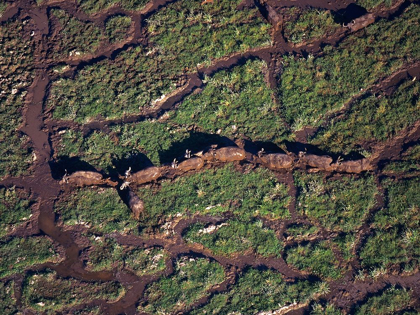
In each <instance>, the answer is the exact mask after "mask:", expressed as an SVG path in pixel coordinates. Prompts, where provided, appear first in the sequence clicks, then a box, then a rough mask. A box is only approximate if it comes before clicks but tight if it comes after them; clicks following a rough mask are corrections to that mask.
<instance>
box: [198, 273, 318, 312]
mask: <svg viewBox="0 0 420 315" xmlns="http://www.w3.org/2000/svg"><path fill="white" fill-rule="evenodd" d="M319 284H320V283H316V282H315V283H314V282H312V283H311V282H309V281H305V280H302V281H296V282H294V283H288V282H286V281H284V280H283V278H282V276H281V275H280V274H279V273H277V272H274V271H271V270H265V271H258V270H256V269H248V270H247V271H246V272H245V273H244V274H243V275H242V276H241V277H240V278H239V280H238V282H237V284H236V285H235V286H233V287H232V289H231V290H230V291H229V292H227V293H222V294H216V295H214V296H213V298H212V299H211V300H210V303H209V304H207V305H205V306H204V307H202V308H200V309H197V310H195V311H193V312H192V314H194V315H197V314H234V313H235V312H240V314H244V315H245V314H256V313H257V312H261V311H272V310H277V309H279V308H281V307H283V306H287V305H290V304H292V303H294V302H295V301H296V302H297V303H305V302H307V301H309V300H311V298H312V296H313V295H314V294H315V293H317V289H318V287H319Z"/></svg>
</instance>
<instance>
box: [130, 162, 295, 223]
mask: <svg viewBox="0 0 420 315" xmlns="http://www.w3.org/2000/svg"><path fill="white" fill-rule="evenodd" d="M137 192H138V195H139V197H140V199H142V200H143V201H144V204H145V209H146V210H145V217H144V223H143V224H147V225H154V224H157V222H158V221H159V219H160V218H161V217H162V216H175V215H177V213H180V214H181V215H184V216H188V217H189V216H190V215H191V214H195V213H197V214H198V213H199V214H209V215H217V214H222V213H225V212H227V211H230V212H232V213H234V214H235V215H237V216H238V217H239V218H241V219H242V220H243V221H246V220H250V219H252V218H253V217H256V216H265V217H267V218H273V219H280V218H288V217H289V213H288V210H287V205H288V203H289V199H290V197H289V196H288V195H287V192H286V189H285V187H284V186H283V185H282V184H279V183H278V182H277V181H276V179H275V177H274V176H273V174H272V173H271V172H270V171H268V170H265V169H258V170H256V171H250V172H249V173H246V174H243V173H241V172H239V171H236V170H235V169H234V167H233V166H232V165H227V166H225V167H223V168H220V169H216V170H205V171H203V172H200V173H197V174H193V175H189V176H183V177H178V178H177V179H176V180H175V181H174V182H169V181H164V182H162V183H161V186H160V188H158V189H156V188H154V189H153V188H140V189H139V190H138V191H137Z"/></svg>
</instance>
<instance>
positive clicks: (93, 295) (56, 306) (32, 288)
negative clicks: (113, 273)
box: [22, 270, 124, 314]
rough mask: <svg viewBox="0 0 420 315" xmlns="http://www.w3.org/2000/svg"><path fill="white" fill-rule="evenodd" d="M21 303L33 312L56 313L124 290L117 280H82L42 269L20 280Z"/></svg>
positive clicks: (109, 296) (109, 300) (115, 298)
mask: <svg viewBox="0 0 420 315" xmlns="http://www.w3.org/2000/svg"><path fill="white" fill-rule="evenodd" d="M22 291H23V292H22V303H23V305H24V306H26V307H29V308H31V309H33V310H35V311H36V312H42V313H43V314H56V312H60V311H62V310H64V309H68V308H70V307H72V306H75V305H78V304H83V303H87V302H89V301H91V300H93V299H106V300H107V302H111V301H113V300H117V299H118V298H119V297H120V296H121V295H122V294H124V289H123V288H122V286H121V285H120V284H119V283H117V282H111V281H110V282H84V281H79V280H76V279H73V278H67V279H64V278H61V277H59V276H58V275H57V273H56V272H54V271H50V270H45V271H41V272H37V273H31V274H29V275H28V276H27V277H26V278H25V280H24V283H23V290H22Z"/></svg>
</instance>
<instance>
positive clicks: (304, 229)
mask: <svg viewBox="0 0 420 315" xmlns="http://www.w3.org/2000/svg"><path fill="white" fill-rule="evenodd" d="M318 231H319V229H318V228H317V227H316V226H314V225H309V224H301V223H295V224H291V225H289V226H288V227H287V230H286V234H287V235H288V236H291V237H294V238H303V237H308V236H310V235H312V234H315V233H317V232H318Z"/></svg>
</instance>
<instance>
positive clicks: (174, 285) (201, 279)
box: [142, 257, 224, 314]
mask: <svg viewBox="0 0 420 315" xmlns="http://www.w3.org/2000/svg"><path fill="white" fill-rule="evenodd" d="M175 270H176V273H175V274H174V275H173V276H171V277H169V278H163V279H160V280H159V281H157V282H155V283H153V284H152V285H150V287H149V288H148V289H147V290H146V294H145V296H146V297H147V301H148V302H147V304H146V305H144V306H143V307H144V310H145V311H146V312H148V313H152V314H162V313H166V314H167V313H171V314H175V313H177V311H180V310H182V309H184V308H185V307H188V306H190V305H192V304H193V303H194V301H197V300H198V299H199V298H201V297H203V296H206V295H208V293H207V291H208V290H209V289H210V288H212V287H214V286H215V285H217V284H219V283H221V282H222V281H223V280H224V271H223V268H222V266H220V265H219V264H218V263H216V262H210V261H208V260H206V259H203V258H196V259H194V258H188V257H183V258H181V259H180V260H179V261H177V263H176V266H175ZM143 307H142V308H143Z"/></svg>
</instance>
